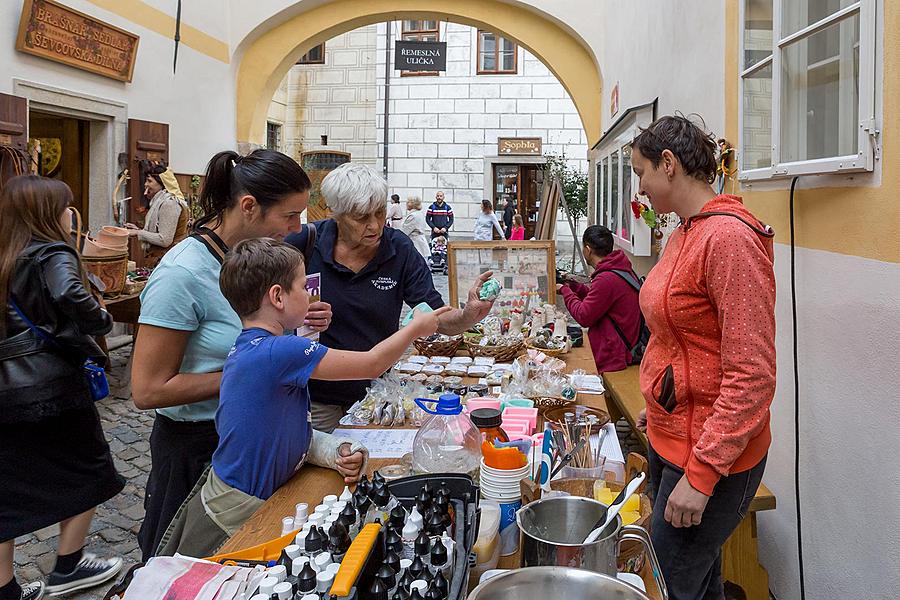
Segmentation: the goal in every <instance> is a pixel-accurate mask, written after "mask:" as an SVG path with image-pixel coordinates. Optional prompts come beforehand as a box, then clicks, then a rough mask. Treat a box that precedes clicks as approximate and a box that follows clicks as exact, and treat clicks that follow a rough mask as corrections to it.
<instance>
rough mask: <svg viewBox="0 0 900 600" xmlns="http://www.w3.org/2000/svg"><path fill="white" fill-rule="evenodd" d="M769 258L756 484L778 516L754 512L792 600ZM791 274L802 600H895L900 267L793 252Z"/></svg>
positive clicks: (783, 255)
mask: <svg viewBox="0 0 900 600" xmlns="http://www.w3.org/2000/svg"><path fill="white" fill-rule="evenodd" d="M801 226H802V224H801ZM775 254H776V256H775V272H776V277H777V285H778V296H777V304H776V320H777V328H778V334H777V338H776V341H777V349H778V388H777V390H776V396H775V401H774V402H773V404H772V437H773V442H772V447H771V450H770V451H769V459H768V463H767V465H766V473H765V476H764V478H763V480H764V481H765V483H766V485H768V486H769V488H771V489H772V491H773V492H774V493H775V495H776V497H777V499H778V509H777V510H775V511H769V512H762V513H759V539H760V557H761V561H762V563H763V565H764V566H765V567H766V569H768V571H769V584H770V587H771V589H772V591H773V592H774V593H775V595H776V597H777V598H778V600H796V599H798V598H799V597H800V594H799V585H798V568H797V545H796V526H795V510H796V509H795V503H794V474H793V466H794V458H793V457H794V441H793V440H794V408H793V406H794V392H793V381H794V378H793V362H792V355H791V338H792V334H791V304H790V262H789V261H790V247H789V246H786V245H784V244H776V245H775ZM796 272H797V303H798V326H799V327H798V329H799V333H798V339H799V367H800V371H799V373H800V492H801V499H800V500H801V508H802V519H803V539H804V541H803V547H804V551H805V553H804V567H805V570H806V597H807V598H811V599H812V598H815V599H817V600H819V599H821V600H830V599H835V600H837V599H845V598H846V599H849V598H883V599H887V598H896V597H897V590H898V588H900V568H898V565H900V508H898V505H897V501H898V499H900V473H898V469H897V468H896V459H897V456H898V455H900V436H898V431H900V403H898V398H900V393H898V389H900V376H898V374H897V365H898V361H897V356H900V342H898V338H897V323H898V322H900V301H898V298H900V264H893V263H885V262H879V261H875V260H869V259H864V258H859V257H854V256H844V255H841V254H834V253H830V252H823V251H818V250H808V249H798V251H797V260H796Z"/></svg>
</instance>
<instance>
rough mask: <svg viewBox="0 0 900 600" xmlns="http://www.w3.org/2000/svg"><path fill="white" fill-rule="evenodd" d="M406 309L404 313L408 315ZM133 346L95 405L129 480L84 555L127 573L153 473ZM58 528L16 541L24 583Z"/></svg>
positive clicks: (438, 280) (97, 594) (46, 559)
mask: <svg viewBox="0 0 900 600" xmlns="http://www.w3.org/2000/svg"><path fill="white" fill-rule="evenodd" d="M434 283H435V287H436V288H437V290H438V291H439V292H440V293H441V296H443V298H444V299H445V301H446V300H447V298H448V285H447V277H445V276H441V275H435V276H434ZM407 310H408V307H405V308H404V311H403V313H404V315H405V314H406V312H407ZM131 348H132V347H131V345H128V346H124V347H123V348H120V349H118V350H115V351H113V352H112V368H111V369H110V370H109V371H108V377H109V387H110V395H109V397H108V398H105V399H104V400H101V401H100V402H98V403H97V409H98V411H99V413H100V419H101V421H102V423H103V430H104V432H106V440H107V441H108V442H109V447H110V450H111V451H112V454H113V459H114V460H115V464H116V468H117V469H118V471H119V473H120V474H121V475H122V476H123V477H124V478H125V479H126V480H127V483H126V485H125V489H124V490H122V493H120V494H119V495H118V496H116V497H115V498H112V499H111V500H109V501H108V502H106V503H104V504H102V505H101V506H100V507H98V508H97V514H96V516H95V517H94V521H93V523H92V524H91V530H90V533H89V535H88V539H87V546H86V550H87V551H89V552H93V553H95V554H97V555H99V556H122V557H123V558H124V559H125V565H124V567H123V572H124V571H125V570H127V569H129V568H130V567H131V566H132V565H133V564H135V563H137V562H139V561H140V557H141V553H140V550H139V549H138V546H137V532H138V529H140V526H141V521H142V520H143V518H144V488H145V486H146V484H147V474H148V473H149V471H150V429H151V427H152V426H153V415H152V413H150V412H147V411H139V410H137V409H136V408H135V407H134V405H133V404H132V403H131V386H130V374H129V372H128V364H127V361H128V357H129V356H130V354H131ZM58 535H59V528H58V527H57V526H53V527H48V528H47V529H43V530H41V531H38V532H36V533H33V534H31V535H27V536H23V537H21V538H19V539H17V540H16V554H15V565H16V577H17V578H18V580H19V582H20V583H24V582H29V581H35V580H37V579H40V578H42V577H46V575H47V574H48V573H49V572H50V571H51V570H52V569H53V565H54V562H55V560H56V542H57V537H58ZM108 588H109V585H103V586H100V587H98V588H96V589H94V590H87V591H84V592H80V593H77V594H72V595H70V596H67V598H70V599H72V600H101V599H102V598H103V596H104V594H105V593H106V590H107V589H108Z"/></svg>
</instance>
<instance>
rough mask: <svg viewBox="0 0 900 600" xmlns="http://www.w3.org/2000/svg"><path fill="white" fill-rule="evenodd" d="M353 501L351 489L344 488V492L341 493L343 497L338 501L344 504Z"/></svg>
mask: <svg viewBox="0 0 900 600" xmlns="http://www.w3.org/2000/svg"><path fill="white" fill-rule="evenodd" d="M352 499H353V494H351V493H350V488H349V487H347V486H346V485H345V486H344V491H343V492H341V495H340V496H338V500H341V501H342V502H350V500H352Z"/></svg>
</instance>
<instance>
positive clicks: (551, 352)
mask: <svg viewBox="0 0 900 600" xmlns="http://www.w3.org/2000/svg"><path fill="white" fill-rule="evenodd" d="M525 348H527V349H528V350H534V351H536V352H543V353H544V354H546V355H547V356H549V357H550V358H559V357H560V356H562V355H563V354H565V352H566V349H565V348H559V349H552V348H538V347H537V346H534V345H533V344H532V343H531V338H528V339H527V340H525Z"/></svg>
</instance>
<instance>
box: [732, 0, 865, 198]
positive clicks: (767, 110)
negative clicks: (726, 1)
mask: <svg viewBox="0 0 900 600" xmlns="http://www.w3.org/2000/svg"><path fill="white" fill-rule="evenodd" d="M875 9H876V0H858V1H855V2H854V1H852V0H743V1H742V2H741V17H740V19H741V54H740V56H741V58H740V60H741V64H740V67H739V68H740V69H741V81H740V100H739V102H740V109H739V128H740V136H741V139H740V143H739V152H738V160H739V167H740V178H741V179H742V180H753V179H771V178H775V177H790V176H794V175H810V174H824V173H843V172H853V171H871V170H873V169H874V164H875V149H876V145H877V139H876V137H875V136H876V135H877V134H876V127H875Z"/></svg>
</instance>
